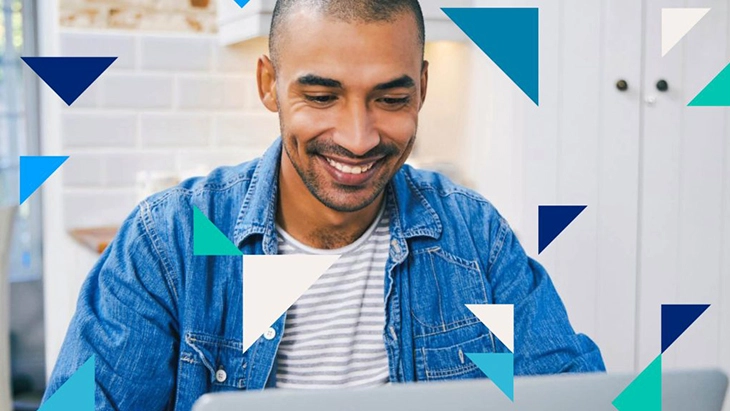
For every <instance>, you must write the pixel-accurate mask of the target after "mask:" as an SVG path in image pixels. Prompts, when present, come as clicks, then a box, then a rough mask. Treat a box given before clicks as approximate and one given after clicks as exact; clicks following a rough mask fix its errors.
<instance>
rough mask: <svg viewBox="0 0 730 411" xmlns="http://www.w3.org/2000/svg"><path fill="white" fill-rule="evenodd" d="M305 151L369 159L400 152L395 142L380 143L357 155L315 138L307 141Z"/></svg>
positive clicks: (313, 153) (310, 153)
mask: <svg viewBox="0 0 730 411" xmlns="http://www.w3.org/2000/svg"><path fill="white" fill-rule="evenodd" d="M305 151H306V153H307V154H308V155H310V156H312V155H334V156H338V157H347V158H351V159H353V160H361V159H368V158H373V157H389V156H393V155H396V154H398V148H397V147H396V146H395V145H394V144H384V143H380V144H378V145H377V146H375V147H373V148H372V149H371V150H370V151H368V152H367V153H365V154H362V155H357V154H354V153H353V152H352V151H350V150H348V149H346V148H344V147H342V146H340V145H337V144H335V143H332V142H328V141H318V140H313V141H309V142H308V143H307V146H306V147H305Z"/></svg>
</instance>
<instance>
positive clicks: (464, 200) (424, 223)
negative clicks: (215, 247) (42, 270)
mask: <svg viewBox="0 0 730 411" xmlns="http://www.w3.org/2000/svg"><path fill="white" fill-rule="evenodd" d="M423 48H424V28H423V17H422V14H421V10H420V8H419V5H418V3H417V1H416V0H367V1H363V0H280V1H279V2H278V3H277V5H276V10H275V12H274V17H273V22H272V30H271V37H270V56H271V59H269V58H267V57H266V56H262V57H261V58H260V59H259V61H258V69H257V80H258V86H259V94H260V97H261V100H262V102H263V104H264V105H265V106H266V107H267V108H268V109H269V110H271V111H275V112H278V113H279V117H280V123H281V124H280V125H281V138H280V139H279V140H277V141H276V143H275V144H274V145H273V146H272V147H271V148H269V149H268V151H267V152H266V153H265V154H264V155H263V157H262V158H260V159H257V160H254V161H252V162H250V163H245V164H242V165H239V166H237V167H224V168H219V169H217V170H215V171H213V172H212V173H211V174H210V175H209V176H207V177H205V178H196V179H191V180H188V181H185V182H183V183H182V184H181V185H179V186H178V187H176V188H173V189H170V190H167V191H165V192H163V193H160V194H157V195H154V196H152V197H151V198H149V199H147V200H146V201H144V202H142V203H141V204H140V205H139V206H138V207H137V208H136V210H135V211H134V212H133V213H132V214H131V215H130V216H129V218H128V219H127V220H126V221H125V223H124V224H123V226H122V228H121V230H120V232H119V234H118V235H117V238H116V239H115V240H114V242H113V243H112V244H111V245H110V247H109V248H108V249H107V250H106V251H105V253H104V254H103V255H102V257H101V259H100V261H99V262H98V263H97V265H96V266H95V267H94V268H93V270H92V272H91V273H90V275H89V277H88V279H87V280H86V282H85V284H84V286H83V289H82V291H81V296H80V298H79V303H78V309H77V312H76V315H75V316H74V319H73V321H72V323H71V326H70V329H69V332H68V335H67V337H66V341H65V342H64V345H63V348H62V351H61V354H60V356H59V359H58V363H57V364H56V368H55V370H54V372H53V375H52V377H51V381H50V384H49V389H48V392H47V393H46V398H47V397H48V396H50V395H51V394H52V393H53V392H54V391H55V390H57V389H58V388H59V386H60V385H61V384H62V383H63V382H64V381H66V380H67V379H68V378H69V376H70V375H71V374H72V373H73V372H74V371H75V370H76V369H78V368H79V367H80V366H81V365H82V364H83V363H84V361H86V360H87V359H88V358H89V357H90V356H91V355H96V383H97V407H101V408H105V409H106V408H109V409H113V408H115V409H124V410H126V409H146V410H157V409H166V408H176V409H189V408H190V407H191V406H192V404H193V402H194V401H195V400H196V399H197V398H198V397H199V396H200V395H202V394H204V393H206V392H213V391H224V390H236V389H262V388H265V387H284V388H286V387H294V388H318V387H331V386H374V385H381V384H385V383H388V382H407V381H432V380H442V379H456V378H482V377H484V376H483V374H482V373H481V372H480V370H479V369H478V368H477V367H476V365H474V364H473V363H471V362H470V361H469V359H468V358H466V357H465V355H464V354H465V353H475V352H482V353H484V352H506V347H505V346H504V345H503V344H502V343H501V342H500V341H499V340H498V339H496V338H495V337H494V335H493V334H491V333H490V332H489V331H488V330H487V328H486V327H485V326H484V325H483V324H481V323H480V321H479V320H478V319H477V318H476V317H475V316H474V315H473V314H472V313H471V312H470V311H469V310H468V309H467V308H466V306H465V305H466V304H492V303H497V304H514V307H515V357H514V358H515V360H514V361H515V373H516V374H518V375H520V374H541V373H559V372H587V371H600V370H604V365H603V361H602V359H601V355H600V352H599V350H598V347H596V345H595V344H594V343H593V342H592V341H591V340H590V339H589V338H587V337H586V336H584V335H580V334H576V333H575V332H574V331H573V329H572V327H571V326H570V323H569V321H568V318H567V315H566V312H565V309H564V307H563V304H562V302H561V300H560V298H559V296H558V294H557V293H556V291H555V289H554V287H553V285H552V283H551V281H550V279H549V277H548V275H547V273H546V272H545V270H544V269H543V268H542V267H541V266H540V265H539V264H538V263H536V262H535V261H533V260H531V259H529V258H528V257H527V256H526V255H525V252H524V251H523V249H522V247H521V246H520V244H519V243H518V241H517V239H516V238H515V237H514V234H513V233H512V231H511V230H510V228H509V226H508V225H507V223H506V222H505V221H504V220H503V219H502V218H501V217H500V216H499V214H498V213H497V211H496V210H495V209H494V208H493V207H492V206H491V205H490V203H489V202H487V201H486V200H485V199H484V198H482V197H481V196H479V195H478V194H476V193H474V192H472V191H469V190H467V189H465V188H462V187H459V186H456V185H455V184H453V183H451V182H450V181H448V180H447V179H446V178H445V177H443V176H441V175H438V174H436V173H432V172H426V171H417V170H414V169H412V168H411V167H408V166H404V162H405V161H406V159H407V158H408V155H409V153H410V152H411V149H412V147H413V144H414V142H415V139H416V128H417V123H418V112H419V110H420V108H421V106H422V105H423V102H424V100H425V97H426V90H427V85H428V63H427V62H425V61H424V60H423ZM245 132H246V131H245V130H241V133H245ZM445 143H447V141H446V140H445ZM193 206H195V207H198V208H199V209H200V210H202V211H203V213H205V214H206V216H207V217H208V218H209V219H210V220H211V221H212V222H213V223H214V224H215V225H216V226H217V227H219V228H220V229H221V230H222V232H223V233H224V234H225V235H226V236H228V238H229V239H230V240H231V241H232V242H233V243H234V244H235V245H236V246H237V247H239V249H240V250H241V251H242V252H243V253H244V254H270V255H272V254H287V253H312V254H327V253H334V254H340V255H342V257H341V258H340V259H339V260H338V261H337V262H336V263H335V264H334V265H333V266H332V267H331V268H330V269H329V270H328V271H327V272H326V273H325V274H324V275H323V276H322V277H321V278H320V279H319V280H318V281H317V282H316V283H315V284H314V285H313V286H312V287H311V288H310V289H309V290H308V291H307V292H306V293H305V294H304V295H303V296H302V297H301V298H300V299H299V300H298V301H297V302H296V303H295V304H294V306H292V307H291V309H289V310H288V312H287V313H286V314H285V315H283V316H282V317H281V318H279V319H278V320H277V321H276V322H275V323H274V324H273V325H272V327H271V328H270V329H269V330H268V331H267V332H266V333H264V335H263V336H262V337H261V338H259V340H257V341H256V343H254V344H253V346H251V347H250V348H249V349H248V350H247V351H246V352H245V353H244V352H243V349H242V348H243V346H242V292H241V290H242V278H241V273H242V262H241V259H240V258H237V257H203V256H194V255H193V250H192V244H193V239H192V232H191V231H192V226H193V223H192V218H193ZM243 275H245V272H243ZM291 275H292V276H295V275H297V273H296V272H292V273H291ZM283 286H285V284H282V287H283Z"/></svg>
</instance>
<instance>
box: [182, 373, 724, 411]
mask: <svg viewBox="0 0 730 411" xmlns="http://www.w3.org/2000/svg"><path fill="white" fill-rule="evenodd" d="M635 376H636V375H632V374H602V373H596V374H560V375H552V376H538V377H517V378H515V391H514V394H515V402H514V403H512V402H511V401H510V400H509V399H508V398H507V397H506V396H505V395H504V394H502V392H501V391H500V390H499V389H498V388H497V387H496V386H494V384H492V383H491V382H490V381H489V380H486V379H476V380H459V381H448V382H422V383H411V384H391V385H386V386H383V387H378V388H359V389H358V388H352V389H337V390H326V391H324V390H322V391H310V390H277V389H269V390H264V391H252V392H246V391H237V392H225V393H214V394H206V395H204V396H202V397H200V399H198V401H197V402H196V403H195V405H194V407H193V411H234V410H236V411H239V410H266V411H291V410H297V411H341V410H348V411H410V410H414V411H443V410H453V411H496V410H519V411H586V410H591V411H604V410H605V411H616V408H614V407H613V405H612V404H611V403H612V402H613V400H614V399H615V398H616V397H617V396H618V395H619V394H620V393H621V392H622V391H623V390H624V388H626V387H627V386H628V385H629V384H630V383H631V381H632V380H633V379H634V377H635ZM727 384H728V379H727V376H726V375H725V374H724V373H723V372H721V371H719V370H695V371H668V372H665V373H663V374H662V395H663V401H662V403H663V411H687V410H692V411H721V409H722V403H723V400H724V398H725V390H726V389H727Z"/></svg>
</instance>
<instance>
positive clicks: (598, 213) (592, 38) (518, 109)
mask: <svg viewBox="0 0 730 411" xmlns="http://www.w3.org/2000/svg"><path fill="white" fill-rule="evenodd" d="M476 5H477V6H480V7H539V8H540V106H539V107H536V106H535V105H534V104H533V103H532V102H531V101H530V100H529V99H528V98H527V97H526V96H525V95H523V94H522V93H521V92H520V91H519V90H518V89H517V87H516V86H515V85H514V84H512V83H511V81H510V80H509V79H508V78H507V77H506V76H505V75H504V74H502V73H501V72H500V71H499V70H498V69H497V68H496V66H495V65H494V64H493V63H492V62H491V61H489V60H488V59H487V58H486V57H483V56H481V55H479V54H478V53H475V60H474V64H473V70H474V74H473V77H474V78H475V81H477V82H479V83H477V84H476V87H477V90H476V91H475V92H477V93H479V98H477V99H473V100H472V106H473V107H474V110H477V109H482V110H483V108H484V107H491V108H492V110H490V112H491V113H493V114H492V115H490V116H484V115H483V114H481V113H480V112H475V113H474V114H473V115H472V116H471V117H472V118H475V119H476V120H475V121H476V123H475V125H473V129H474V131H473V133H474V138H473V139H472V140H474V144H475V145H474V147H473V149H472V151H473V152H474V153H478V154H475V155H478V158H476V159H474V160H473V164H474V167H475V172H476V176H475V179H476V181H477V182H478V187H479V190H480V191H481V192H482V193H483V194H484V195H485V196H487V198H489V199H490V200H492V201H493V202H494V203H495V205H496V206H497V208H498V209H500V211H502V212H503V214H504V215H505V216H506V218H507V219H508V220H509V221H510V223H511V224H512V226H513V227H514V228H515V229H516V230H517V232H518V234H519V238H520V241H521V242H522V244H523V245H524V246H525V249H526V250H527V252H528V254H530V255H532V256H533V257H536V258H537V260H538V261H540V262H541V263H543V264H544V265H545V266H546V267H547V269H548V271H549V272H550V274H551V277H552V279H553V281H554V282H555V284H556V287H557V289H558V292H559V293H560V295H561V296H562V298H563V300H564V302H565V305H566V308H567V310H568V314H569V316H570V319H571V321H572V323H573V325H574V327H575V328H576V330H578V331H580V332H585V333H586V334H588V335H589V336H591V337H592V338H594V339H595V340H596V342H597V343H598V344H599V346H600V347H601V350H602V352H603V354H604V358H605V360H606V363H607V366H608V368H609V370H611V371H631V370H633V369H634V347H635V346H634V343H633V341H634V334H635V323H634V320H635V304H634V302H635V299H636V295H635V292H636V231H637V204H638V188H637V187H638V164H639V162H638V154H639V130H640V126H639V107H640V104H639V101H640V93H639V88H640V71H641V42H640V41H639V39H640V38H641V29H642V27H641V25H642V3H641V2H640V1H636V0H592V1H585V0H561V1H555V0H544V1H497V2H495V1H492V0H490V1H477V2H476ZM480 73H484V74H483V76H485V79H480V77H479V76H480ZM619 80H625V81H626V83H627V84H628V89H627V90H625V91H620V90H618V89H617V87H616V83H617V82H618V81H619ZM480 99H481V100H480ZM484 130H487V131H486V132H485V131H484ZM480 144H481V145H480ZM541 204H585V205H588V208H587V209H586V210H585V211H584V212H583V214H582V215H581V216H579V217H578V219H576V220H575V222H574V223H573V224H572V225H571V226H570V227H569V228H568V229H567V230H566V231H565V232H564V233H563V234H561V236H560V237H559V239H558V240H557V241H555V242H554V243H553V244H551V245H550V246H549V247H548V248H547V249H546V250H545V251H544V252H543V253H542V254H541V255H540V256H537V255H536V254H537V223H538V221H537V210H538V208H537V207H538V205H541Z"/></svg>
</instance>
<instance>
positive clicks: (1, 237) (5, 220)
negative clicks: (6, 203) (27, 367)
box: [0, 207, 16, 410]
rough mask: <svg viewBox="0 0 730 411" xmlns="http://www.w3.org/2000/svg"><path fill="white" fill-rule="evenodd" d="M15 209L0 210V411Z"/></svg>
mask: <svg viewBox="0 0 730 411" xmlns="http://www.w3.org/2000/svg"><path fill="white" fill-rule="evenodd" d="M15 209H16V207H8V208H0V410H9V409H10V407H11V404H10V369H9V367H10V316H9V313H8V311H10V307H9V297H10V295H9V294H10V290H9V288H10V282H9V279H8V277H9V275H8V269H9V268H10V267H9V266H10V261H8V260H10V237H11V235H12V232H13V220H14V219H15Z"/></svg>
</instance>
